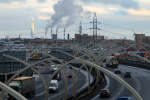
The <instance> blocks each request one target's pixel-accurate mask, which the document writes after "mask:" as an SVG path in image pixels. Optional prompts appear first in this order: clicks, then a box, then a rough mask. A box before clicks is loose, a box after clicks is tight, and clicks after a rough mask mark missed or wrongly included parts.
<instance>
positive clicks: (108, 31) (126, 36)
mask: <svg viewBox="0 0 150 100" xmlns="http://www.w3.org/2000/svg"><path fill="white" fill-rule="evenodd" d="M101 31H104V32H107V33H112V34H115V35H120V36H124V37H129V38H132V37H130V36H127V35H122V34H118V33H115V32H110V31H106V30H103V29H101Z"/></svg>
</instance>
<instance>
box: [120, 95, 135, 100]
mask: <svg viewBox="0 0 150 100" xmlns="http://www.w3.org/2000/svg"><path fill="white" fill-rule="evenodd" d="M131 99H132V98H131V97H128V96H125V97H119V98H118V99H117V100H131Z"/></svg>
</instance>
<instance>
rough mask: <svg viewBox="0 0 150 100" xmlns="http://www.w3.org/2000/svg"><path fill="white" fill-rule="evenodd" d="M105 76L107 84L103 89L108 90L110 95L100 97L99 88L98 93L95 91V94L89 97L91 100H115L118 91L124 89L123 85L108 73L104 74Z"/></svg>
mask: <svg viewBox="0 0 150 100" xmlns="http://www.w3.org/2000/svg"><path fill="white" fill-rule="evenodd" d="M105 77H106V80H107V84H106V86H105V88H104V89H109V90H110V97H108V98H100V90H99V91H98V93H96V94H95V96H94V97H93V98H91V100H116V98H117V97H118V95H119V94H118V92H121V91H122V90H123V89H124V87H123V86H122V85H121V84H120V83H119V82H117V81H116V80H115V79H113V78H112V77H110V76H109V75H105Z"/></svg>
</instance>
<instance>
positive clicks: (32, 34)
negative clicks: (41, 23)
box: [31, 18, 34, 39]
mask: <svg viewBox="0 0 150 100" xmlns="http://www.w3.org/2000/svg"><path fill="white" fill-rule="evenodd" d="M31 39H34V20H33V18H32V25H31Z"/></svg>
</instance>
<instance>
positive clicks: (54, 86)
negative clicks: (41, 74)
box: [49, 80, 58, 92]
mask: <svg viewBox="0 0 150 100" xmlns="http://www.w3.org/2000/svg"><path fill="white" fill-rule="evenodd" d="M49 92H58V81H57V80H51V82H50V86H49Z"/></svg>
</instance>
